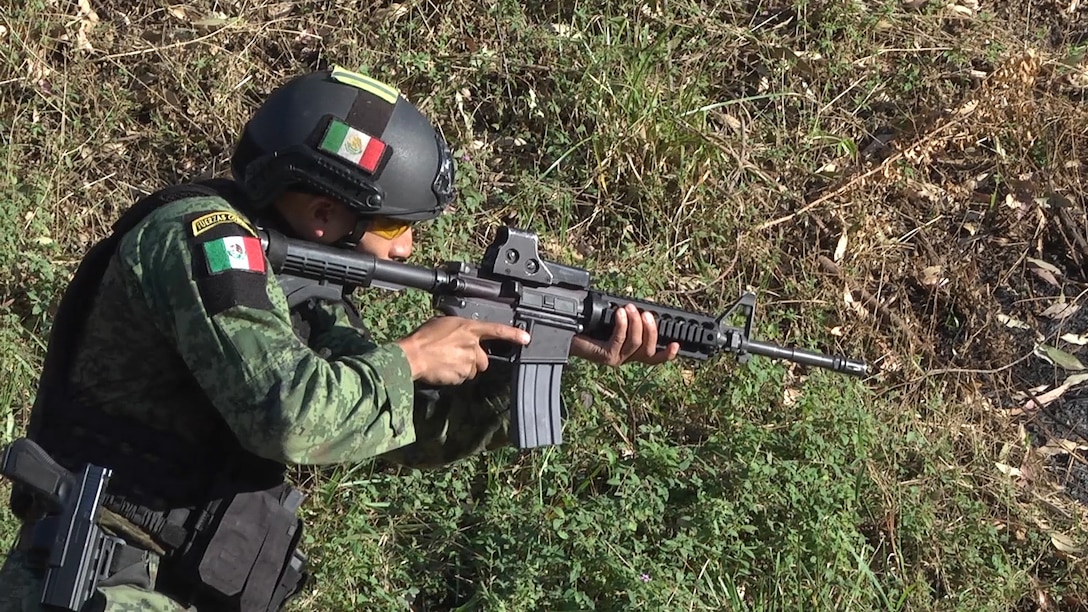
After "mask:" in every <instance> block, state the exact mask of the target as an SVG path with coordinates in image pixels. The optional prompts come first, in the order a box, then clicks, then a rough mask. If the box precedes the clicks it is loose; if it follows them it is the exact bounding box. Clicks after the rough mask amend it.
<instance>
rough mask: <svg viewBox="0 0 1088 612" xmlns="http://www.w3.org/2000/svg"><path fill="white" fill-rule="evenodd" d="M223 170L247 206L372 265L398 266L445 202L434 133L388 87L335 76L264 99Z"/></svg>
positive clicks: (445, 174)
mask: <svg viewBox="0 0 1088 612" xmlns="http://www.w3.org/2000/svg"><path fill="white" fill-rule="evenodd" d="M231 168H232V170H233V173H234V178H235V180H236V181H237V182H238V184H239V186H240V187H241V188H242V190H243V191H244V192H245V193H246V195H247V196H248V197H249V199H250V201H251V202H252V203H253V205H254V206H256V207H257V208H258V209H259V208H263V207H272V208H274V209H275V210H276V211H277V212H278V213H279V214H280V216H282V217H283V218H284V220H285V221H287V223H289V224H290V225H291V227H292V229H293V230H294V231H295V232H296V233H297V234H298V235H299V236H300V237H301V238H305V239H309V240H314V241H317V242H323V243H326V244H342V245H345V246H350V247H353V248H358V249H360V250H364V251H368V252H370V253H372V254H374V255H377V256H379V257H389V258H404V257H407V256H408V254H410V253H411V249H412V230H411V224H412V223H413V222H417V221H422V220H426V219H432V218H434V217H437V216H438V215H439V214H441V213H442V211H443V209H445V208H446V206H448V205H449V204H450V202H451V201H452V200H453V197H454V189H453V181H454V171H455V167H454V161H453V158H452V156H451V155H450V151H449V148H448V147H447V145H446V141H445V140H444V139H443V138H442V134H441V133H440V132H439V131H438V130H437V129H435V127H434V126H433V125H432V124H431V122H430V121H428V120H427V118H426V117H424V116H423V114H422V113H420V112H419V109H417V108H416V107H415V106H413V105H412V104H411V103H410V102H408V100H407V99H405V98H404V97H403V96H402V95H400V93H399V92H398V91H397V90H396V89H395V88H393V87H391V86H389V85H386V84H385V83H381V82H379V81H376V80H374V79H371V78H369V77H365V76H363V75H360V74H357V73H354V72H350V71H347V70H344V69H342V68H335V69H333V70H331V71H321V72H315V73H311V74H307V75H304V76H301V77H296V78H294V79H292V80H290V81H288V82H287V83H286V84H284V85H282V86H280V87H279V88H278V89H276V90H275V91H273V92H272V94H271V95H269V97H268V99H267V100H266V101H265V102H264V103H263V104H262V105H261V106H260V108H258V109H257V111H256V112H255V113H254V114H253V116H252V117H251V118H250V120H249V122H247V123H246V126H245V129H244V131H243V132H242V137H241V139H240V140H239V142H238V145H237V146H236V147H235V150H234V155H233V156H232V158H231Z"/></svg>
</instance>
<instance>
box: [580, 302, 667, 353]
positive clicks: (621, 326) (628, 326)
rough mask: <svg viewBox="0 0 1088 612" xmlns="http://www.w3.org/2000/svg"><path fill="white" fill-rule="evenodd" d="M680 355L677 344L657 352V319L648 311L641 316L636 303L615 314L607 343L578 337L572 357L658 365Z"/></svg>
mask: <svg viewBox="0 0 1088 612" xmlns="http://www.w3.org/2000/svg"><path fill="white" fill-rule="evenodd" d="M679 352H680V345H679V344H677V343H676V342H672V343H670V344H669V345H668V346H667V347H665V348H664V350H660V351H659V350H657V320H656V319H654V316H653V315H652V314H650V313H648V312H644V313H641V315H640V314H639V311H638V308H636V307H635V306H634V305H633V304H628V305H627V306H626V307H624V308H621V309H619V310H617V311H616V325H615V327H614V328H613V329H612V337H611V338H609V339H608V340H607V341H602V340H594V339H592V338H587V337H583V336H575V337H574V338H573V339H572V340H571V343H570V354H571V355H574V356H575V357H581V358H582V359H588V360H589V361H593V362H595V363H601V364H604V365H610V366H619V365H623V364H625V363H628V362H632V361H633V362H637V363H646V364H650V365H657V364H659V363H665V362H666V361H672V360H673V359H676V355H677V353H679Z"/></svg>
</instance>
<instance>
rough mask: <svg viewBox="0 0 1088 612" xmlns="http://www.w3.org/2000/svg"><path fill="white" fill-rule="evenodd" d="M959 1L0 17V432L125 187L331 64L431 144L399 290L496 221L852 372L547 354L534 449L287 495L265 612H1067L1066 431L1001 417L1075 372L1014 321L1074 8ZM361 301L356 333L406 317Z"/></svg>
mask: <svg viewBox="0 0 1088 612" xmlns="http://www.w3.org/2000/svg"><path fill="white" fill-rule="evenodd" d="M978 4H979V3H977V2H969V1H965V2H963V4H955V3H951V4H945V3H941V2H926V1H925V0H923V1H922V2H907V3H901V2H898V1H894V2H883V3H852V2H811V1H805V2H797V3H786V4H782V5H767V4H763V3H742V2H699V1H698V0H679V1H677V2H660V1H654V0H648V1H647V2H641V3H630V2H607V1H597V2H581V3H573V2H570V3H563V2H528V3H516V2H512V1H510V0H496V1H495V2H491V3H483V4H480V3H469V2H465V3H441V2H431V1H411V2H403V3H359V2H339V3H329V2H320V1H304V2H262V1H259V0H257V1H248V0H226V1H218V2H212V1H211V0H193V1H192V2H188V3H186V4H173V5H170V4H167V3H153V2H130V3H121V2H93V1H92V2H89V3H88V2H86V1H85V0H81V1H80V2H78V3H58V2H55V1H53V0H35V1H32V2H28V3H25V4H24V5H23V6H20V7H15V6H14V5H12V6H11V7H9V8H6V9H4V10H3V11H2V12H0V42H2V43H3V44H0V131H2V133H3V136H4V143H5V146H4V147H3V149H2V152H0V369H2V371H3V373H4V378H3V380H2V381H0V436H2V438H3V441H7V440H10V439H11V438H13V437H15V436H17V435H19V432H21V431H22V428H23V427H25V424H26V420H27V416H28V413H29V408H30V405H31V404H32V402H33V396H34V385H35V383H36V379H37V371H38V367H39V366H40V363H41V359H42V356H43V354H44V346H45V341H46V339H47V337H48V331H49V326H50V323H51V316H52V309H53V308H54V307H55V306H56V303H57V301H58V299H59V295H60V291H61V290H62V289H63V287H64V285H65V283H66V282H67V280H68V278H70V275H71V273H72V272H73V271H74V269H75V266H76V264H77V263H78V261H79V258H80V256H81V254H82V253H83V252H84V251H85V249H86V248H87V247H88V246H89V245H90V244H91V243H92V242H93V241H94V240H95V239H97V238H99V237H101V236H103V235H104V234H105V233H106V232H107V231H108V228H109V225H110V223H112V222H113V221H114V220H115V219H116V218H117V217H118V216H119V214H120V212H121V211H122V210H123V209H124V207H125V206H127V204H128V203H130V202H131V201H132V199H133V195H134V193H136V192H137V191H138V190H144V191H150V190H153V189H155V188H158V187H161V186H164V185H166V184H168V183H172V182H176V181H182V180H187V179H193V178H197V177H200V176H208V175H212V174H223V173H225V172H226V171H227V168H228V165H227V162H228V159H229V152H230V148H231V146H232V144H233V141H234V135H235V134H236V133H238V131H239V129H240V127H241V125H242V122H243V121H244V118H245V116H246V113H247V112H248V111H249V110H251V109H252V108H253V107H254V106H255V104H256V103H257V101H258V100H259V99H261V97H262V96H263V95H264V94H266V93H267V92H268V91H270V89H271V88H272V87H274V86H275V85H276V84H277V83H279V82H281V81H282V80H283V79H284V78H286V77H287V76H289V75H293V74H297V73H299V72H302V71H306V70H311V69H315V68H323V67H326V66H328V65H331V64H341V65H344V66H347V67H351V68H355V69H360V70H362V71H364V72H367V73H369V74H371V75H373V76H375V77H377V78H380V79H382V80H385V81H387V82H391V83H394V84H396V85H397V86H399V87H400V88H401V90H402V91H403V92H404V93H405V95H406V96H408V97H409V98H410V99H411V100H413V101H414V102H416V103H417V104H419V105H420V106H421V107H422V108H423V109H424V111H425V112H426V113H427V114H428V115H429V116H431V117H433V118H435V119H436V121H437V122H438V123H439V124H440V125H441V126H442V127H443V130H444V131H445V133H446V136H447V138H448V139H449V140H450V142H451V144H452V145H453V147H454V148H455V149H456V150H457V155H458V156H459V161H460V164H459V177H458V181H459V188H460V193H461V196H460V199H459V201H458V202H457V204H456V207H455V210H453V211H451V213H450V214H448V215H446V216H444V217H442V218H440V219H437V220H436V221H434V222H431V223H429V224H427V225H425V226H423V227H421V228H420V231H419V232H418V237H419V239H418V241H417V253H416V255H415V256H414V260H415V261H416V263H420V264H432V263H436V262H438V261H441V260H444V259H451V258H457V259H467V260H472V259H475V258H477V257H479V254H480V253H481V251H482V247H483V246H484V245H485V244H486V243H487V242H488V240H489V238H490V236H491V232H492V229H493V228H494V226H495V225H497V224H500V223H503V222H507V223H510V224H513V225H517V226H520V227H524V228H527V229H531V230H533V231H535V232H537V233H539V234H540V235H541V237H542V241H543V244H544V246H545V249H546V250H547V252H548V256H549V257H550V258H551V259H555V260H559V261H563V262H567V263H573V264H576V265H579V266H582V267H586V268H589V269H591V270H593V271H594V275H595V279H596V283H597V285H598V286H599V287H601V288H603V289H605V290H610V291H624V292H629V293H634V294H638V295H641V296H643V297H644V298H646V299H651V300H656V301H661V302H665V303H669V304H674V305H676V306H680V307H685V308H690V309H695V310H701V311H707V312H720V311H721V310H724V308H725V307H726V306H728V304H729V303H730V302H731V301H732V300H734V299H736V297H737V296H738V295H739V294H740V292H741V291H743V290H745V289H748V288H751V289H753V290H756V291H758V293H759V296H760V312H759V314H760V318H759V319H758V320H757V328H758V334H759V337H761V338H766V339H768V340H772V341H775V342H779V343H783V344H796V345H799V346H804V347H807V348H813V349H818V350H821V351H835V352H843V353H848V354H850V355H853V356H858V357H864V358H866V359H868V360H869V361H871V362H875V363H876V364H877V365H879V366H880V368H881V371H880V372H879V374H877V375H876V376H874V377H872V378H870V379H867V380H865V381H856V380H849V379H847V378H846V377H841V376H835V375H831V374H827V373H825V372H815V371H812V372H810V371H805V370H803V369H801V368H798V367H789V366H788V365H786V364H782V363H775V362H770V361H767V360H761V359H758V358H757V359H753V360H752V361H751V362H750V363H748V364H746V365H736V364H735V363H734V362H733V361H731V360H730V359H729V358H723V359H720V360H718V361H716V362H712V363H706V364H696V363H691V362H683V361H681V362H677V363H676V364H674V365H670V366H667V367H661V368H654V369H646V368H637V367H635V368H624V369H622V370H610V369H604V368H597V367H595V366H589V365H586V364H577V365H575V366H573V367H572V368H570V370H569V372H568V374H567V387H568V388H567V389H566V392H565V396H564V398H565V400H566V402H567V405H568V408H569V412H570V418H569V419H568V422H567V429H566V432H565V436H566V443H565V444H564V445H563V446H561V447H557V448H549V449H542V450H537V451H533V452H530V453H524V454H518V453H516V452H515V451H513V450H512V449H509V450H505V451H501V452H495V453H491V454H488V455H486V456H482V457H478V458H474V459H472V460H468V461H465V462H463V463H460V464H458V465H455V466H452V467H450V468H448V469H444V470H439V471H433V472H421V471H412V470H405V469H398V468H395V467H391V466H387V465H383V464H380V463H375V464H366V465H358V466H345V467H342V468H338V469H328V470H317V469H299V470H297V471H296V472H295V473H294V475H295V477H296V480H297V481H298V482H299V483H300V484H301V485H302V486H303V487H304V488H305V489H306V490H307V492H308V493H309V495H310V499H309V501H308V503H307V504H306V506H305V513H306V518H307V521H308V528H307V529H308V531H307V535H306V540H307V542H306V548H307V551H308V552H309V553H310V555H311V558H312V560H313V562H314V564H315V567H316V573H317V576H316V580H315V581H314V583H313V585H312V587H311V588H310V589H309V590H308V591H307V593H306V594H305V595H304V596H303V597H302V598H301V599H300V601H299V603H298V605H296V606H295V609H298V610H355V609H388V610H397V609H415V610H445V609H464V610H476V609H481V610H493V609H509V610H559V609H562V610H574V609H576V610H584V609H605V610H620V609H623V610H626V609H644V610H691V609H701V610H874V609H879V610H932V609H939V610H946V609H947V610H953V609H955V610H1035V609H1039V610H1059V609H1083V608H1084V607H1085V606H1088V600H1086V599H1085V595H1084V594H1085V593H1088V574H1086V572H1085V562H1084V556H1083V555H1084V542H1085V529H1086V527H1085V522H1084V508H1083V506H1079V505H1077V504H1076V503H1073V502H1072V501H1071V500H1070V499H1069V498H1068V497H1067V496H1065V495H1064V494H1062V493H1061V492H1060V491H1058V490H1057V487H1058V485H1059V483H1060V481H1061V477H1062V476H1063V475H1062V474H1060V473H1056V472H1053V471H1050V470H1047V469H1046V467H1045V466H1046V465H1049V464H1047V463H1046V461H1045V459H1046V457H1044V455H1043V454H1040V452H1039V449H1040V448H1041V447H1044V446H1045V447H1046V448H1050V449H1051V450H1052V451H1053V449H1055V448H1059V446H1055V445H1054V444H1050V442H1053V441H1054V439H1058V438H1062V437H1065V435H1067V434H1065V435H1059V434H1055V435H1054V436H1050V437H1048V436H1047V435H1045V433H1040V432H1039V430H1038V429H1037V428H1035V427H1034V425H1033V423H1034V421H1033V419H1032V418H1031V417H1032V415H1033V414H1034V413H1033V411H1032V410H1021V407H1022V406H1023V405H1024V399H1023V398H1022V397H1017V396H1016V395H1015V394H1016V393H1017V392H1023V391H1026V390H1027V389H1029V388H1033V387H1036V386H1039V385H1044V384H1046V385H1054V384H1055V383H1058V382H1061V381H1062V380H1063V379H1064V373H1063V372H1061V371H1060V369H1059V368H1056V367H1054V366H1052V365H1050V364H1049V363H1047V362H1046V361H1043V360H1042V359H1040V358H1037V357H1032V356H1031V353H1032V349H1033V345H1034V344H1035V342H1036V341H1038V342H1040V343H1043V342H1045V343H1047V344H1050V345H1052V346H1055V347H1059V348H1061V349H1062V350H1064V351H1067V352H1068V353H1070V354H1074V355H1075V354H1080V355H1081V356H1082V359H1083V353H1084V349H1083V348H1081V347H1080V345H1077V344H1075V343H1074V344H1069V343H1061V342H1059V341H1058V339H1057V338H1058V337H1059V336H1060V335H1061V334H1065V333H1067V332H1077V333H1081V334H1084V333H1085V330H1084V328H1083V327H1081V328H1080V329H1079V330H1078V329H1076V328H1075V327H1071V328H1063V327H1062V325H1061V324H1060V323H1061V322H1062V321H1061V320H1060V319H1055V317H1053V316H1051V315H1045V314H1043V313H1044V310H1045V309H1047V308H1048V307H1050V306H1051V305H1052V303H1053V302H1054V301H1055V300H1057V299H1065V300H1067V301H1068V302H1071V303H1077V300H1081V301H1083V298H1084V295H1085V293H1083V291H1084V285H1085V283H1086V282H1088V278H1086V277H1085V272H1084V271H1085V269H1088V268H1086V267H1085V266H1086V262H1088V246H1084V245H1083V243H1078V242H1077V239H1076V232H1075V231H1074V230H1070V229H1069V228H1070V227H1073V228H1074V229H1075V228H1076V227H1077V225H1078V224H1079V227H1080V228H1083V227H1085V226H1086V225H1088V221H1086V220H1085V217H1086V213H1085V207H1084V204H1083V199H1081V195H1080V192H1081V191H1082V190H1083V187H1084V180H1083V176H1084V173H1083V168H1082V164H1083V163H1084V160H1085V159H1086V158H1088V150H1086V149H1085V140H1084V138H1083V126H1084V125H1085V124H1086V122H1088V110H1086V109H1085V107H1084V105H1083V104H1082V100H1083V98H1084V94H1085V91H1086V89H1085V88H1086V87H1088V65H1086V63H1085V56H1084V46H1083V42H1081V41H1078V39H1077V38H1076V36H1075V34H1076V33H1077V32H1081V31H1082V30H1083V16H1081V17H1079V19H1081V22H1080V25H1079V26H1078V22H1077V21H1076V19H1078V17H1077V13H1076V11H1074V10H1072V9H1069V11H1068V12H1067V11H1066V9H1065V8H1062V9H1061V10H1058V9H1056V8H1055V5H1053V4H1051V3H1043V2H1037V1H1032V0H1014V1H1012V2H1006V3H989V4H986V5H983V7H982V10H981V12H980V10H979V8H978ZM1059 4H1069V3H1059ZM991 5H992V6H991ZM1073 5H1074V6H1075V3H1073ZM1078 28H1080V29H1078ZM1025 33H1030V34H1025ZM1077 45H1080V46H1077ZM1063 198H1064V199H1065V200H1064V201H1066V202H1068V205H1066V206H1065V207H1064V209H1063V210H1064V213H1062V214H1059V212H1058V209H1059V204H1057V203H1056V202H1059V201H1061V199H1063ZM1063 214H1064V215H1065V216H1068V217H1069V218H1070V219H1072V221H1071V222H1066V221H1063V216H1062V215H1063ZM1080 249H1083V250H1080ZM821 257H823V258H824V259H823V260H821V259H820V258H821ZM1031 261H1042V262H1043V263H1045V264H1046V265H1048V266H1050V267H1051V268H1053V270H1050V269H1049V268H1046V267H1044V266H1042V264H1038V263H1031ZM1040 270H1042V271H1040ZM1043 272H1045V274H1044V273H1043ZM1046 275H1050V278H1049V279H1048V278H1047V277H1046ZM1051 280H1053V281H1054V282H1050V281H1051ZM1062 296H1064V298H1063V297H1062ZM360 299H361V300H362V301H363V304H364V306H365V310H364V315H365V316H366V319H367V322H368V324H370V325H371V327H372V329H373V330H374V332H375V333H376V334H377V335H379V336H382V337H389V338H392V337H395V336H396V335H397V334H401V333H404V332H407V331H408V330H410V329H412V328H413V327H414V326H415V325H417V324H418V323H420V322H421V321H422V320H424V318H425V317H426V316H427V315H428V312H429V308H428V305H429V302H428V300H427V297H426V296H425V295H420V294H410V293H405V294H398V295H388V294H383V293H380V292H367V293H366V294H364V295H362V296H361V297H360ZM394 309H395V310H394ZM392 311H397V312H403V313H404V315H403V316H401V317H389V316H388V315H387V313H388V312H392ZM999 315H1005V316H1006V317H1011V318H1012V319H1014V320H1016V321H1018V322H1021V323H1023V325H1025V326H1026V327H1027V328H1029V329H1020V328H1016V327H1013V326H1011V325H1009V324H1008V323H1006V322H1004V321H1008V320H1009V319H1000V318H999ZM1055 326H1057V327H1055ZM1036 334H1038V337H1036ZM1078 351H1079V353H1078ZM1018 360H1019V361H1018ZM1014 362H1016V365H1015V366H1013V367H1005V366H1007V365H1008V364H1012V363H1014ZM1041 392H1042V391H1041V390H1038V389H1037V390H1036V391H1034V392H1033V393H1034V394H1035V395H1036V396H1038V395H1039V394H1040V393H1041ZM1029 406H1030V402H1029ZM1048 444H1049V445H1048ZM1074 447H1075V444H1074ZM1055 452H1057V451H1055ZM1059 454H1060V453H1059ZM1048 456H1049V457H1050V458H1053V457H1054V456H1055V455H1054V452H1051V453H1050V454H1049V455H1048ZM1063 456H1064V457H1067V458H1070V459H1069V460H1070V461H1071V462H1073V463H1075V462H1076V461H1081V462H1083V460H1082V459H1078V458H1077V455H1076V454H1075V453H1074V454H1073V455H1070V454H1069V449H1068V448H1066V450H1065V454H1064V455H1063ZM995 466H996V467H995ZM5 512H6V511H5ZM3 517H4V518H3V521H2V527H0V542H3V543H4V545H6V544H7V542H10V536H11V534H12V533H13V522H12V520H11V518H10V516H8V515H7V514H4V515H3ZM1078 606H1079V608H1078Z"/></svg>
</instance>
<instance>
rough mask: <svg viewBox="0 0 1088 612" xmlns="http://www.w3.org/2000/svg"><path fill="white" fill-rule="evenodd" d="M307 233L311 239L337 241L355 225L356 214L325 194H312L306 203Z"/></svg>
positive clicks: (306, 236) (307, 236)
mask: <svg viewBox="0 0 1088 612" xmlns="http://www.w3.org/2000/svg"><path fill="white" fill-rule="evenodd" d="M304 207H305V208H304V210H305V220H306V228H307V230H308V231H307V235H305V236H303V237H304V238H308V239H310V240H320V241H321V242H327V241H330V240H331V241H334V242H335V241H336V240H340V239H341V238H342V237H344V236H346V235H347V234H349V233H350V232H351V230H352V229H353V228H354V227H355V215H353V214H352V213H351V209H349V208H348V207H347V206H345V205H344V204H343V203H341V202H339V201H338V200H335V199H333V198H330V197H328V196H323V195H312V196H310V198H309V199H308V200H307V201H306V202H305V204H304Z"/></svg>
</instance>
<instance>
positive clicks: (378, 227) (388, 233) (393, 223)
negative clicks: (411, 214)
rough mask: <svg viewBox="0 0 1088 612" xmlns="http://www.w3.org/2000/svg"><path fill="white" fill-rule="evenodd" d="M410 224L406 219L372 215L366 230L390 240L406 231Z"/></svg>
mask: <svg viewBox="0 0 1088 612" xmlns="http://www.w3.org/2000/svg"><path fill="white" fill-rule="evenodd" d="M411 227H412V224H411V223H409V222H407V221H400V220H397V219H388V218H386V217H373V218H372V219H371V220H370V223H369V224H368V225H367V226H366V231H367V232H369V233H371V234H374V235H376V236H381V237H382V238H385V239H386V240H392V239H394V238H396V237H397V236H400V235H401V234H403V233H404V232H407V231H408V230H409V229H410V228H411Z"/></svg>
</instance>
